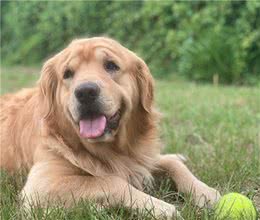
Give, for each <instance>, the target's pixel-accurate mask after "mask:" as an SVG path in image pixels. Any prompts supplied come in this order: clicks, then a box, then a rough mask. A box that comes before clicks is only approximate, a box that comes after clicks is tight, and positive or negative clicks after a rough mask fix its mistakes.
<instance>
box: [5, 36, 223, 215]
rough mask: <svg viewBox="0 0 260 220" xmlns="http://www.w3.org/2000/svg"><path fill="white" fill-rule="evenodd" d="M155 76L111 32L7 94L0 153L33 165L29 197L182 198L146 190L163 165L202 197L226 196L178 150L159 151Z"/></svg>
mask: <svg viewBox="0 0 260 220" xmlns="http://www.w3.org/2000/svg"><path fill="white" fill-rule="evenodd" d="M153 84H154V82H153V78H152V76H151V74H150V72H149V69H148V67H147V65H146V64H145V62H144V61H143V60H142V59H141V58H139V57H138V56H137V55H136V54H135V53H133V52H131V51H130V50H128V49H127V48H125V47H123V46H122V45H120V44H119V43H118V42H116V41H114V40H112V39H110V38H106V37H94V38H89V39H80V40H74V41H72V43H71V44H70V45H69V46H68V47H67V48H65V49H64V50H62V51H61V52H60V53H58V54H56V55H55V56H54V57H52V58H50V59H49V60H48V61H47V62H46V63H45V64H44V66H43V68H42V73H41V77H40V79H39V82H38V84H37V85H36V87H35V88H32V89H24V90H22V91H20V92H18V93H16V94H8V95H4V96H2V98H1V116H0V117H1V118H0V120H1V161H0V167H1V168H3V169H6V170H8V171H11V172H12V171H15V170H18V169H20V168H24V167H25V168H27V169H29V174H28V178H27V181H26V184H25V186H24V188H23V190H22V192H21V195H22V196H23V198H26V199H24V203H25V205H26V204H28V203H29V202H34V201H36V200H37V201H38V202H40V204H42V205H43V206H44V205H45V204H46V203H47V201H48V203H49V202H52V203H55V202H57V201H59V200H61V201H62V202H63V203H64V204H65V205H68V206H69V205H72V204H73V203H74V202H75V201H78V200H80V199H85V200H91V201H95V202H97V203H98V204H103V205H111V206H113V205H116V204H119V203H120V204H123V205H124V206H126V207H132V208H139V209H153V211H154V215H155V216H156V217H159V216H161V215H166V216H167V217H168V218H171V217H172V216H179V213H178V211H177V210H176V208H175V206H174V205H172V204H169V203H166V202H164V201H162V200H159V199H156V198H154V197H152V196H150V195H148V194H146V193H144V192H142V191H141V190H142V187H143V186H144V184H150V183H151V182H152V173H153V172H155V171H166V172H168V173H169V175H170V176H171V177H172V179H173V180H174V181H175V183H176V186H177V189H178V190H179V191H180V192H184V193H192V197H193V199H194V202H195V204H196V205H199V206H203V205H205V204H206V203H207V204H213V203H214V202H216V201H217V200H218V199H219V197H220V195H219V193H218V192H217V191H216V190H215V189H213V188H210V187H208V186H207V185H206V184H204V183H202V182H201V181H199V180H198V179H197V178H196V177H195V176H194V175H193V174H192V173H191V172H190V171H189V170H188V168H187V167H186V166H185V165H184V164H183V162H182V157H179V156H178V155H169V154H168V155H161V154H160V148H161V144H160V140H159V137H158V133H157V125H158V113H157V112H156V110H155V109H154V103H153Z"/></svg>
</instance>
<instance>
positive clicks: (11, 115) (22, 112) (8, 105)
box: [0, 89, 37, 171]
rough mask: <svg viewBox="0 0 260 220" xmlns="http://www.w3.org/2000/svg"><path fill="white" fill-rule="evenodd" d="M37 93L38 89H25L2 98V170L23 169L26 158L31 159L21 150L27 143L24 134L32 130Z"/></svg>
mask: <svg viewBox="0 0 260 220" xmlns="http://www.w3.org/2000/svg"><path fill="white" fill-rule="evenodd" d="M36 93H37V90H36V89H24V90H21V91H20V92H18V93H15V94H6V95H3V96H1V97H0V124H1V129H0V138H1V144H0V152H1V160H0V168H3V169H6V170H8V171H15V170H17V169H18V168H21V167H23V165H24V162H25V161H24V157H30V155H29V154H27V153H26V151H24V149H22V148H21V142H26V136H25V135H24V134H25V133H27V134H28V132H30V130H31V129H32V124H31V121H32V120H31V117H32V115H33V114H34V104H33V103H32V99H33V96H35V94H36ZM25 148H26V146H25Z"/></svg>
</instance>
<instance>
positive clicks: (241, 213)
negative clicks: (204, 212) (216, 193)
mask: <svg viewBox="0 0 260 220" xmlns="http://www.w3.org/2000/svg"><path fill="white" fill-rule="evenodd" d="M215 216H216V219H217V220H222V219H227V220H240V219H241V220H256V218H257V213H256V209H255V207H254V205H253V202H252V201H251V200H250V199H248V198H247V197H245V196H243V195H241V194H239V193H229V194H227V195H225V196H223V197H222V198H221V199H220V200H219V201H218V203H217V204H216V206H215Z"/></svg>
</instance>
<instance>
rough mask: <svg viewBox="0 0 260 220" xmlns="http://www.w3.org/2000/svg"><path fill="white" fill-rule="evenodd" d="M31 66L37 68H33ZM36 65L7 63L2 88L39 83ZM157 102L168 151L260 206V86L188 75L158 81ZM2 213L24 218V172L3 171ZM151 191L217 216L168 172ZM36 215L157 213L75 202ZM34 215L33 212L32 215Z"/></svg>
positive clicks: (184, 208) (194, 212) (196, 213)
mask: <svg viewBox="0 0 260 220" xmlns="http://www.w3.org/2000/svg"><path fill="white" fill-rule="evenodd" d="M29 70H31V71H29ZM34 72H35V73H36V72H37V70H34V69H30V68H15V69H13V68H12V69H11V68H3V69H2V73H1V81H2V82H1V93H6V92H13V91H15V90H19V89H20V88H21V87H27V86H30V85H32V84H33V82H34V81H35V80H36V79H37V78H38V76H37V75H36V74H35V75H34V74H32V73H34ZM156 103H157V106H158V108H159V109H160V111H161V112H163V115H164V117H163V118H162V123H161V136H162V139H163V141H164V144H165V148H164V152H170V153H176V152H177V153H182V154H184V155H185V156H187V157H188V162H187V165H188V167H189V168H190V169H191V170H192V171H193V172H194V174H195V175H196V176H198V177H199V178H200V179H201V180H203V181H204V182H206V183H207V184H209V185H210V186H213V187H216V188H217V189H218V190H220V192H221V193H222V194H225V193H228V192H240V193H242V194H244V195H246V196H248V197H249V198H251V199H252V200H253V201H254V203H255V205H256V207H257V209H258V210H260V143H259V142H260V89H259V88H256V87H249V88H247V87H232V86H219V87H214V86H212V85H198V84H193V83H189V82H183V81H177V80H175V81H157V83H156ZM0 181H1V190H0V198H1V207H0V213H1V219H4V220H5V219H22V218H23V217H24V216H23V215H25V214H24V213H23V212H22V211H21V210H20V209H19V207H18V201H17V200H18V199H17V195H18V193H19V191H20V189H21V188H22V185H23V183H24V181H25V176H24V175H14V176H10V175H8V174H6V173H3V172H2V175H1V178H0ZM158 182H159V183H157V184H156V185H155V187H154V188H153V189H147V190H146V191H148V192H149V193H150V194H152V195H154V196H156V197H158V198H161V199H164V200H166V201H168V202H170V203H174V204H176V205H177V206H178V208H179V210H181V212H182V215H183V217H184V218H185V219H205V220H206V219H214V215H213V211H212V210H209V209H206V208H204V209H199V208H196V207H194V206H193V205H192V204H191V203H190V202H189V197H188V196H184V195H178V194H177V193H176V192H175V191H174V190H173V186H172V184H171V181H170V180H169V179H168V178H166V179H165V180H163V181H158ZM32 213H33V214H32V215H33V217H32V218H33V219H53V220H54V219H71V220H76V219H91V220H92V219H93V220H94V219H133V220H134V219H153V218H152V216H151V215H150V214H149V212H145V213H140V212H138V211H131V210H127V209H125V208H123V207H115V208H111V209H103V210H98V209H97V208H96V207H95V205H93V204H89V203H87V202H82V203H80V204H77V205H75V207H74V208H71V209H65V208H62V207H59V208H58V207H57V208H52V209H50V211H49V212H48V214H46V212H45V211H43V210H42V209H40V208H39V209H34V210H33V211H32ZM27 218H28V216H27Z"/></svg>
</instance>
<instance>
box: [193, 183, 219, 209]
mask: <svg viewBox="0 0 260 220" xmlns="http://www.w3.org/2000/svg"><path fill="white" fill-rule="evenodd" d="M220 197H221V195H220V193H219V192H218V191H217V190H216V189H214V188H211V187H209V186H207V185H206V184H205V183H203V182H201V181H198V182H197V183H196V184H194V191H193V200H194V202H195V205H197V206H198V207H205V206H207V207H212V206H213V205H214V204H215V203H216V202H218V200H219V199H220Z"/></svg>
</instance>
